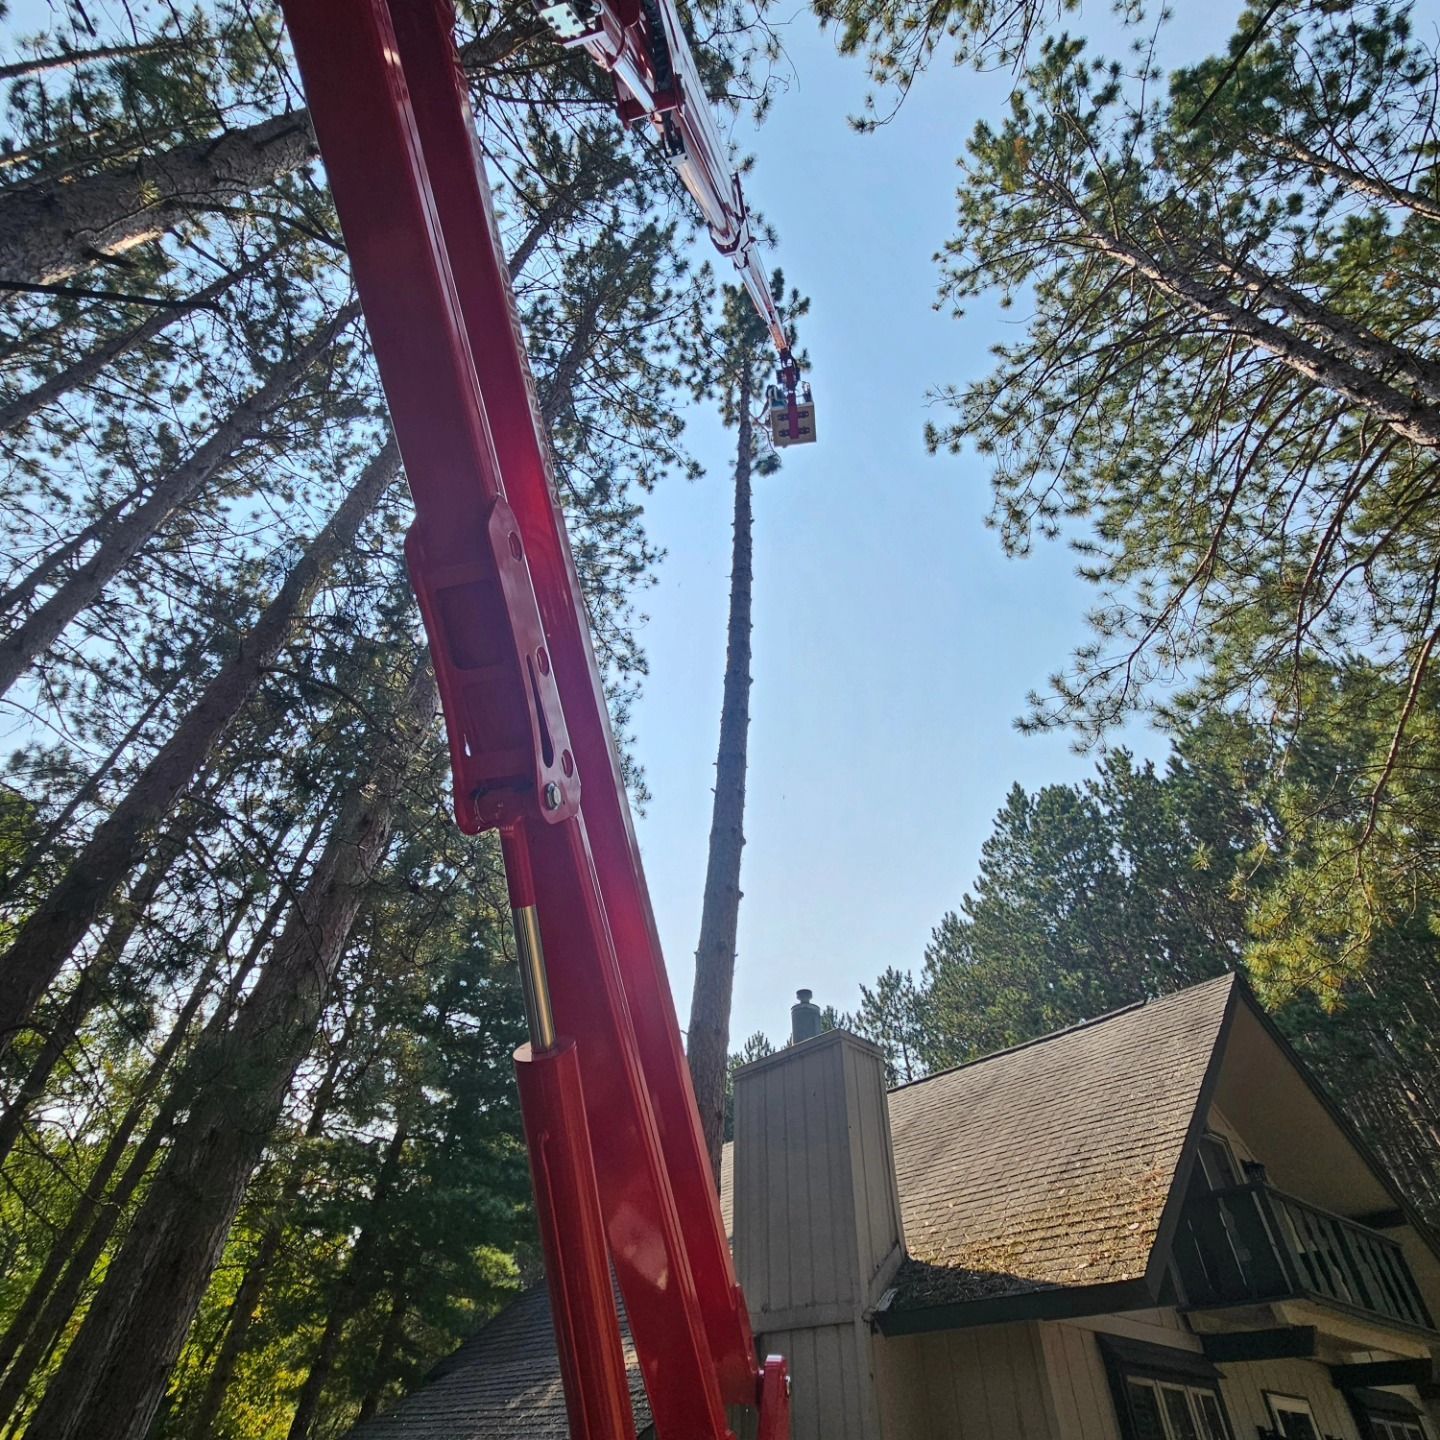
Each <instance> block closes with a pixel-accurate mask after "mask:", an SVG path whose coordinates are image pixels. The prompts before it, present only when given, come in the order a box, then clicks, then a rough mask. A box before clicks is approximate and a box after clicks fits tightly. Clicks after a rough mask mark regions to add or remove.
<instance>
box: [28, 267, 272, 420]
mask: <svg viewBox="0 0 1440 1440" xmlns="http://www.w3.org/2000/svg"><path fill="white" fill-rule="evenodd" d="M277 248H278V247H277ZM275 254H276V250H274V249H271V250H267V251H266V252H265V253H264V254H263V255H257V256H256V257H255V258H254V259H253V260H247V261H246V262H245V263H244V264H243V265H239V266H237V267H236V268H235V269H234V270H231V271H230V272H229V273H228V274H225V275H222V276H220V278H219V279H218V280H214V281H212V282H211V283H210V284H209V285H207V286H205V287H204V289H202V290H197V291H196V292H195V294H193V295H189V296H186V297H185V300H184V301H183V303H181V302H177V303H176V305H175V307H174V308H173V309H170V310H157V311H156V312H155V313H154V314H153V315H152V316H151V317H150V318H149V319H148V320H146V321H144V322H143V323H141V324H139V325H136V326H134V327H133V328H132V329H130V330H126V331H123V332H122V333H121V334H119V335H112V336H111V337H110V338H109V339H108V340H102V341H101V342H100V343H99V344H98V345H97V346H96V347H95V348H94V349H93V350H88V351H86V353H85V354H84V355H82V356H80V358H79V359H78V360H74V361H72V362H71V363H70V364H69V365H66V366H65V367H64V368H63V369H61V370H57V371H56V372H55V374H53V375H51V376H49V377H47V378H46V379H44V380H42V381H41V382H40V383H39V384H38V385H36V386H35V387H34V389H32V390H27V391H26V392H25V393H24V394H23V395H17V396H16V397H15V398H14V399H13V400H11V401H9V402H8V403H6V404H4V405H0V430H13V429H15V428H16V427H17V426H20V425H23V424H24V423H25V422H26V421H27V420H29V419H30V417H31V416H32V415H34V414H35V412H36V411H37V410H43V409H44V408H45V406H47V405H52V404H54V402H55V401H56V400H58V399H59V398H60V397H61V396H62V395H68V394H69V393H70V392H71V391H72V390H78V389H79V388H80V387H81V386H82V385H88V384H89V383H90V382H91V381H92V380H94V379H95V378H96V377H97V376H98V375H100V374H101V373H102V372H103V371H104V370H105V368H106V367H107V366H109V365H113V364H114V363H115V361H116V360H118V359H119V358H120V357H121V356H122V355H127V354H129V352H130V351H132V350H134V349H136V348H137V347H139V346H141V345H143V344H145V343H146V341H148V340H153V339H154V338H155V337H156V336H157V335H159V334H160V333H161V332H162V331H164V330H167V329H169V327H170V326H171V325H173V324H174V323H175V322H176V321H177V320H180V319H183V318H184V316H186V315H188V314H189V313H190V312H191V311H194V310H201V309H204V308H205V307H207V306H209V305H213V304H214V303H215V302H216V301H217V300H218V299H219V298H220V297H221V296H222V295H223V294H225V292H226V291H227V290H229V289H230V288H231V287H232V286H234V285H238V284H239V283H240V281H242V280H243V279H245V277H246V276H247V275H253V274H254V273H255V271H257V270H258V269H260V268H261V266H263V265H265V264H266V263H267V262H268V261H269V260H271V259H273V258H274V256H275Z"/></svg>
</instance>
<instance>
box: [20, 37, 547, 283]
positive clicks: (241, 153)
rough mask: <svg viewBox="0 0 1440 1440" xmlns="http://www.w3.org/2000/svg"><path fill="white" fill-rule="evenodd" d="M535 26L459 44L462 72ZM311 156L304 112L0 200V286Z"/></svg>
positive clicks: (490, 60)
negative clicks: (2, 283)
mask: <svg viewBox="0 0 1440 1440" xmlns="http://www.w3.org/2000/svg"><path fill="white" fill-rule="evenodd" d="M540 28H542V27H540V26H539V25H536V26H534V27H529V26H527V27H525V28H523V29H520V28H511V27H510V26H508V25H502V26H499V27H497V28H496V29H494V30H492V31H490V32H489V33H488V34H486V35H482V36H480V37H479V38H478V39H476V40H474V41H472V42H471V43H470V44H468V45H467V46H466V47H465V48H464V50H463V51H462V53H461V61H462V63H463V64H464V66H465V68H466V69H467V70H468V71H471V72H480V71H484V70H486V69H488V68H489V67H491V66H493V65H496V64H499V63H500V62H501V61H503V60H504V59H506V58H507V57H508V56H509V55H510V54H512V53H513V52H514V51H515V50H517V49H519V48H521V47H522V46H523V45H525V44H526V43H527V42H528V40H529V39H530V37H531V36H532V35H533V34H534V33H535V31H536V30H538V29H540ZM314 154H315V139H314V135H313V134H312V132H311V129H310V116H309V112H308V111H306V110H299V109H297V110H293V111H291V112H289V113H288V114H285V115H276V116H272V117H271V118H270V119H268V120H262V121H260V122H259V123H258V124H255V125H248V126H244V127H241V128H238V129H234V130H228V131H226V132H225V133H224V134H223V135H218V136H216V135H211V136H207V137H206V138H205V139H203V140H192V141H188V142H187V143H185V144H184V145H177V146H176V147H175V148H174V149H172V150H167V151H165V152H164V153H163V154H160V155H146V156H143V157H142V158H140V159H139V160H136V161H134V162H133V163H132V164H130V165H127V166H125V167H124V168H122V169H118V170H104V171H101V172H100V173H98V174H94V175H86V176H82V177H81V178H80V179H72V178H70V177H65V176H61V177H57V178H55V179H52V180H48V181H47V180H45V179H44V177H36V179H35V181H34V182H33V183H31V184H27V185H26V186H25V187H24V188H23V189H20V188H18V187H17V188H16V189H15V190H13V191H11V192H10V193H9V194H8V195H5V196H3V197H0V281H6V280H8V281H10V282H11V283H12V284H42V285H43V284H53V283H55V282H56V281H61V280H68V279H70V278H71V277H72V276H74V275H78V274H79V273H80V272H81V271H82V270H87V269H89V268H90V267H91V266H92V265H96V264H99V263H100V262H101V261H103V260H106V259H108V258H112V257H115V256H119V255H123V254H124V253H125V252H126V251H128V250H133V249H134V248H135V247H136V246H137V245H143V244H145V243H146V242H148V241H151V240H158V239H159V238H160V237H161V236H162V235H163V234H164V233H165V232H166V231H167V230H169V229H171V228H172V227H173V226H174V225H176V224H178V223H179V222H180V221H181V220H183V219H184V218H185V217H186V216H187V215H189V214H190V213H192V212H193V211H195V210H196V209H202V210H203V209H214V208H215V207H217V206H223V205H227V204H229V203H230V202H232V201H235V200H241V199H244V198H246V197H249V196H251V195H254V194H255V193H256V192H257V191H260V190H263V189H264V188H265V187H266V186H267V185H271V184H273V183H274V182H275V181H276V180H278V179H279V178H280V177H281V176H282V175H286V174H289V173H290V172H291V171H294V170H297V169H299V167H300V166H301V165H303V164H304V163H305V162H306V161H307V160H309V159H311V158H312V157H313V156H314Z"/></svg>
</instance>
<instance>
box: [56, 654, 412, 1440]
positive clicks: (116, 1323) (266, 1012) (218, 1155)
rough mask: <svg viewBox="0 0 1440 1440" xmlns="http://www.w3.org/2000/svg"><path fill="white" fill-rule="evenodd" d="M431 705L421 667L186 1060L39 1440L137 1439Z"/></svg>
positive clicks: (382, 842) (343, 938)
mask: <svg viewBox="0 0 1440 1440" xmlns="http://www.w3.org/2000/svg"><path fill="white" fill-rule="evenodd" d="M437 704H438V699H437V694H436V689H435V682H434V679H433V676H432V675H431V673H430V670H429V667H428V664H424V665H421V666H420V667H418V668H417V670H416V674H415V678H414V680H413V682H412V684H411V687H410V694H409V696H408V698H407V701H406V703H405V707H404V714H403V715H402V716H401V717H400V718H399V720H398V721H397V724H396V726H395V729H394V733H393V735H392V738H391V739H390V740H389V742H388V743H387V744H385V745H384V746H383V747H382V750H381V754H380V757H379V759H378V761H377V763H376V766H375V769H374V771H373V773H372V777H371V780H370V783H368V784H366V785H365V786H363V787H362V788H360V789H358V790H356V791H355V792H354V793H352V794H351V795H350V796H349V797H348V798H347V799H346V801H345V802H344V804H343V805H342V807H341V810H340V814H339V815H338V817H337V819H336V822H335V828H334V830H333V832H332V834H331V837H330V840H329V842H328V844H327V846H326V849H325V852H324V854H323V855H322V856H321V859H320V861H319V863H318V864H317V866H316V868H315V871H314V873H313V874H312V875H311V877H310V881H309V883H308V884H307V885H306V887H305V891H304V894H303V895H302V897H301V899H300V901H299V903H298V904H297V905H296V906H295V908H294V909H293V910H292V911H291V914H290V918H289V920H288V921H287V922H286V926H285V930H284V932H283V934H282V935H281V937H280V939H279V940H278V942H277V943H276V946H275V950H274V953H273V954H272V956H271V958H270V961H269V963H268V964H267V965H266V966H265V968H264V971H263V972H262V973H261V976H260V979H259V981H258V982H257V984H256V986H255V988H254V990H253V991H252V992H251V994H250V996H249V998H248V999H247V1001H246V1003H245V1004H244V1006H243V1007H242V1008H241V1010H240V1013H239V1015H238V1016H237V1018H236V1020H235V1023H234V1025H233V1027H231V1028H230V1030H228V1031H227V1032H225V1033H223V1034H221V1033H213V1032H207V1034H206V1037H205V1039H204V1040H202V1042H201V1044H200V1045H199V1046H198V1047H197V1050H196V1053H195V1055H194V1056H193V1057H192V1059H191V1061H190V1063H189V1064H188V1065H187V1066H186V1070H185V1075H184V1076H182V1083H184V1081H185V1079H186V1077H189V1078H190V1079H191V1080H192V1082H193V1083H191V1084H190V1085H188V1086H187V1087H186V1088H187V1089H189V1090H190V1093H191V1095H192V1097H193V1098H192V1100H191V1104H190V1109H189V1113H188V1115H187V1117H186V1118H185V1120H184V1121H183V1122H182V1123H181V1125H180V1127H179V1129H178V1130H177V1131H176V1134H175V1138H174V1141H173V1143H172V1144H171V1146H170V1149H169V1151H168V1153H167V1155H166V1157H165V1159H164V1161H163V1162H162V1163H161V1165H160V1168H159V1170H158V1171H157V1172H156V1175H155V1178H154V1179H153V1181H152V1182H151V1184H150V1187H149V1190H148V1192H147V1194H146V1197H145V1200H144V1202H143V1204H142V1205H141V1207H140V1210H139V1213H138V1214H137V1215H136V1217H135V1220H134V1223H133V1224H132V1226H131V1228H130V1232H129V1234H128V1236H127V1237H126V1240H125V1243H124V1245H123V1246H122V1247H121V1250H120V1253H119V1254H118V1255H117V1256H116V1258H115V1260H114V1262H113V1263H112V1264H111V1266H110V1267H109V1269H108V1271H107V1274H106V1278H105V1282H104V1284H103V1285H102V1287H101V1289H100V1292H99V1294H98V1295H97V1297H96V1299H95V1302H94V1304H93V1305H92V1306H91V1308H90V1311H89V1313H88V1314H87V1316H86V1317H85V1321H84V1323H83V1324H82V1326H81V1328H80V1330H79V1333H78V1334H77V1335H76V1337H75V1339H74V1341H73V1342H72V1344H71V1345H70V1348H69V1349H68V1350H67V1352H66V1354H65V1357H64V1359H63V1360H62V1361H61V1363H60V1366H59V1368H58V1369H57V1371H56V1372H55V1374H54V1375H53V1376H52V1378H51V1380H50V1383H49V1385H48V1386H47V1388H46V1392H45V1396H44V1398H43V1399H42V1400H41V1402H40V1405H39V1407H38V1408H37V1410H36V1412H35V1415H34V1418H33V1420H32V1421H31V1425H30V1432H29V1433H31V1434H32V1435H37V1436H41V1435H43V1436H44V1437H45V1440H80V1437H85V1440H145V1436H146V1434H147V1432H148V1430H149V1427H150V1423H151V1421H152V1419H153V1418H154V1415H155V1411H156V1408H157V1407H158V1405H159V1403H160V1399H161V1396H162V1395H163V1393H164V1389H165V1381H166V1377H167V1376H168V1374H169V1372H170V1369H171V1367H172V1366H173V1365H174V1363H175V1357H176V1356H177V1355H178V1353H179V1351H180V1347H181V1345H182V1344H183V1343H184V1339H185V1333H186V1331H187V1329H188V1328H189V1325H190V1322H191V1321H192V1319H193V1318H194V1315H195V1311H196V1309H197V1308H198V1306H199V1304H200V1300H201V1297H202V1295H203V1294H204V1290H205V1286H206V1285H207V1284H208V1282H209V1278H210V1274H211V1272H212V1270H213V1268H214V1266H215V1263H216V1262H217V1260H218V1259H219V1256H220V1252H221V1249H222V1247H223V1245H224V1242H225V1237H226V1234H227V1233H228V1231H229V1228H230V1226H231V1224H232V1223H233V1221H234V1218H235V1214H236V1211H237V1210H238V1208H239V1205H240V1202H241V1199H242V1198H243V1196H244V1193H245V1187H246V1185H247V1183H248V1181H249V1177H250V1174H251V1172H252V1171H253V1169H254V1167H255V1164H256V1162H257V1161H258V1160H259V1158H260V1155H261V1153H262V1152H263V1150H264V1146H265V1142H266V1138H267V1136H268V1135H269V1134H270V1131H271V1129H272V1128H273V1126H274V1124H275V1120H276V1118H277V1116H278V1115H279V1113H280V1108H281V1106H282V1105H283V1103H284V1100H285V1096H286V1094H287V1092H288V1091H289V1088H290V1085H291V1083H292V1081H293V1079H294V1076H295V1071H296V1070H297V1068H298V1067H299V1065H300V1064H301V1062H302V1061H303V1060H304V1058H305V1056H306V1054H307V1053H308V1052H309V1050H310V1047H311V1045H312V1044H313V1042H314V1037H315V1028H316V1026H317V1025H318V1024H319V1021H320V1016H321V1014H322V1012H323V1010H324V1006H325V1002H326V999H327V997H328V994H329V990H330V985H331V981H332V979H333V977H334V974H335V970H336V968H337V966H338V965H339V963H340V959H341V956H342V954H343V952H344V950H345V946H346V942H347V941H348V939H349V935H350V931H351V927H352V926H353V924H354V922H355V917H356V915H357V913H358V912H359V909H360V906H361V903H362V900H363V898H364V894H365V891H366V889H367V887H368V885H369V882H370V880H371V877H372V875H373V874H374V871H375V870H376V868H377V867H378V866H379V865H380V863H381V861H382V860H383V858H384V856H385V853H386V851H387V849H388V848H389V842H390V832H391V826H392V824H393V819H394V811H395V805H396V800H397V798H398V795H399V793H400V791H401V789H402V787H403V784H404V779H405V774H406V770H407V765H408V762H409V760H410V759H411V757H412V756H413V754H414V752H415V750H416V749H417V748H418V746H419V745H420V743H421V741H422V739H423V737H425V736H426V735H427V734H428V733H429V731H430V729H431V725H432V722H433V720H434V717H435V713H436V709H437Z"/></svg>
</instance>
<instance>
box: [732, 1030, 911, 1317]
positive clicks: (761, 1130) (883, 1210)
mask: <svg viewBox="0 0 1440 1440" xmlns="http://www.w3.org/2000/svg"><path fill="white" fill-rule="evenodd" d="M734 1172H735V1200H734V1207H735V1216H734V1218H735V1264H736V1269H737V1270H738V1271H739V1276H740V1283H741V1284H742V1285H743V1286H744V1288H745V1294H746V1296H747V1297H748V1299H749V1302H750V1306H751V1313H752V1317H753V1320H754V1324H755V1327H756V1329H757V1330H760V1331H768V1330H772V1329H776V1330H784V1329H791V1328H795V1327H796V1326H800V1325H804V1324H806V1323H810V1324H821V1325H823V1324H837V1323H841V1322H847V1321H851V1320H854V1319H855V1318H857V1317H858V1315H859V1314H860V1312H861V1311H863V1310H864V1309H866V1308H868V1307H870V1306H871V1305H873V1304H874V1303H875V1301H876V1300H878V1299H879V1293H880V1290H881V1289H882V1288H883V1286H884V1284H886V1283H888V1280H889V1278H890V1274H891V1273H892V1272H893V1269H894V1267H895V1265H896V1264H898V1261H899V1258H900V1236H901V1231H900V1202H899V1198H898V1196H897V1194H896V1190H895V1167H894V1162H893V1158H892V1155H891V1149H890V1128H889V1120H888V1114H887V1110H886V1102H885V1081H884V1068H883V1061H882V1059H881V1057H880V1054H879V1052H878V1051H876V1050H875V1049H874V1047H873V1046H870V1045H868V1044H866V1043H865V1042H863V1041H859V1040H856V1039H855V1038H854V1037H853V1036H849V1035H845V1034H843V1033H842V1032H839V1031H832V1032H830V1033H829V1034H827V1035H823V1036H821V1037H820V1038H819V1039H817V1040H809V1041H806V1042H805V1043H804V1044H803V1045H799V1046H795V1047H794V1048H793V1049H790V1050H784V1051H781V1052H780V1053H779V1054H778V1055H775V1056H773V1057H770V1058H768V1059H766V1060H763V1061H760V1062H758V1063H757V1064H755V1065H752V1066H750V1067H748V1068H747V1069H746V1070H744V1071H742V1072H741V1073H740V1075H738V1076H737V1077H736V1084H735V1150H734Z"/></svg>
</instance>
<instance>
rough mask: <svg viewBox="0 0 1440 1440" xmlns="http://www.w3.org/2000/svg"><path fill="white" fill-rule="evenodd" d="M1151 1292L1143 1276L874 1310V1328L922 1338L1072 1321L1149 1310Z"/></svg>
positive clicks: (890, 1334) (1153, 1300)
mask: <svg viewBox="0 0 1440 1440" xmlns="http://www.w3.org/2000/svg"><path fill="white" fill-rule="evenodd" d="M1155 1304H1156V1294H1155V1291H1154V1290H1152V1289H1151V1287H1150V1284H1149V1282H1148V1281H1147V1280H1146V1279H1144V1278H1143V1277H1142V1278H1140V1279H1138V1280H1109V1281H1105V1282H1103V1283H1101V1284H1098V1285H1057V1286H1055V1287H1054V1288H1053V1289H1049V1290H1025V1291H1021V1292H1020V1293H1019V1294H1011V1295H990V1296H986V1297H985V1298H984V1299H982V1300H953V1301H949V1302H947V1303H945V1304H941V1305H926V1306H923V1307H920V1308H916V1309H913V1310H910V1309H906V1310H879V1311H877V1312H876V1314H875V1318H874V1325H875V1328H876V1329H877V1330H878V1331H879V1332H880V1333H881V1334H882V1335H884V1336H887V1337H893V1336H898V1335H922V1334H928V1333H930V1332H932V1331H936V1330H965V1329H969V1328H970V1327H971V1326H974V1325H1005V1324H1014V1323H1018V1322H1021V1321H1025V1320H1077V1319H1080V1318H1081V1317H1083V1316H1087V1315H1111V1314H1114V1313H1116V1312H1118V1311H1121V1310H1149V1309H1152V1308H1153V1307H1154V1305H1155Z"/></svg>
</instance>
